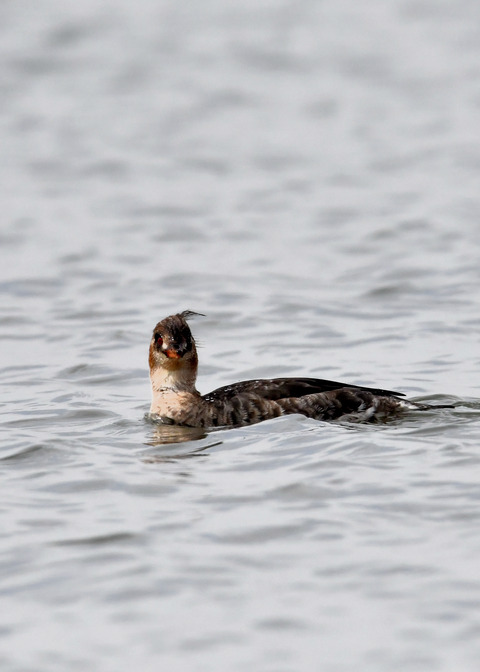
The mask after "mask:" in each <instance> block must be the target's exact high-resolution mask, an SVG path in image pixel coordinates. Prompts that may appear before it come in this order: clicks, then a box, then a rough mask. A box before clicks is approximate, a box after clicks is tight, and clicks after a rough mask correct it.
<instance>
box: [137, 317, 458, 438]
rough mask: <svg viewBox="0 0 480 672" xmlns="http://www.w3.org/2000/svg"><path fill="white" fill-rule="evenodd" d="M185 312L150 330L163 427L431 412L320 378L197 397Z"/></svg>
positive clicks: (399, 397)
mask: <svg viewBox="0 0 480 672" xmlns="http://www.w3.org/2000/svg"><path fill="white" fill-rule="evenodd" d="M200 314H201V313H195V312H193V311H191V310H185V311H183V312H182V313H178V314H176V315H170V316H169V317H166V318H165V319H163V320H162V321H161V322H159V323H158V324H157V325H156V326H155V329H154V330H153V335H152V340H151V342H150V350H149V365H150V380H151V383H152V403H151V407H150V413H151V414H152V415H153V416H159V417H160V419H161V420H162V421H163V422H166V423H169V424H172V423H173V424H178V425H185V426H188V427H205V428H211V427H222V426H225V427H238V426H242V425H251V424H254V423H257V422H261V421H262V420H268V419H270V418H276V417H278V416H281V415H287V414H292V413H300V414H301V415H305V416H307V417H309V418H315V419H316V420H338V419H340V420H353V421H357V422H372V421H376V420H384V419H386V418H389V417H395V416H398V415H400V414H401V413H402V412H404V411H406V410H409V409H415V410H427V409H431V408H445V407H448V408H451V406H443V405H442V406H430V405H428V404H421V403H417V402H414V401H410V400H408V399H405V398H403V397H404V396H405V395H404V394H402V393H401V392H394V391H392V390H384V389H381V388H372V387H362V386H359V385H349V384H346V383H339V382H335V381H332V380H322V379H319V378H269V379H259V380H245V381H242V382H238V383H233V385H226V386H224V387H219V388H218V389H216V390H213V392H209V393H208V394H204V395H202V394H200V392H198V391H197V389H196V387H195V384H196V378H197V369H198V355H197V349H196V346H195V340H194V338H193V336H192V332H191V331H190V327H189V325H188V323H187V320H188V319H189V318H190V317H193V316H194V315H200Z"/></svg>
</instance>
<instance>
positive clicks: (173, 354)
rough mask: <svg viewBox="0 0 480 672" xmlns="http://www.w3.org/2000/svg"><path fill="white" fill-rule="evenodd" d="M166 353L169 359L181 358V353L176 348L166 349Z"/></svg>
mask: <svg viewBox="0 0 480 672" xmlns="http://www.w3.org/2000/svg"><path fill="white" fill-rule="evenodd" d="M165 354H166V355H167V357H168V359H180V355H179V354H178V352H177V351H176V350H165Z"/></svg>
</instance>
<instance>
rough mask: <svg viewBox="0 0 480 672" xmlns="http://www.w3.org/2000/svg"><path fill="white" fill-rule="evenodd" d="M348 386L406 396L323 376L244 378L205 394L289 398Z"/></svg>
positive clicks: (212, 397)
mask: <svg viewBox="0 0 480 672" xmlns="http://www.w3.org/2000/svg"><path fill="white" fill-rule="evenodd" d="M344 387H348V388H353V389H356V390H364V391H366V392H371V393H372V394H377V395H380V396H390V397H404V396H405V395H404V394H403V393H402V392H393V391H392V390H383V389H380V388H373V387H363V386H360V385H349V384H347V383H339V382H336V381H333V380H322V379H321V378H269V379H268V378H267V379H260V380H244V381H242V382H240V383H233V385H225V386H224V387H219V388H217V389H216V390H213V391H212V392H209V393H208V394H205V395H203V399H205V400H206V401H215V400H218V399H223V400H227V399H232V398H233V397H236V396H237V395H238V394H244V393H253V394H255V395H256V396H258V397H261V398H263V399H271V400H278V399H287V398H292V397H303V396H305V395H307V394H315V393H317V392H329V391H331V390H339V389H341V388H344Z"/></svg>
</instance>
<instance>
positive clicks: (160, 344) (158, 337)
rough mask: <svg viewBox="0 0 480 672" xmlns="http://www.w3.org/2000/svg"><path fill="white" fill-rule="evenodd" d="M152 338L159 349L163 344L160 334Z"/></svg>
mask: <svg viewBox="0 0 480 672" xmlns="http://www.w3.org/2000/svg"><path fill="white" fill-rule="evenodd" d="M153 338H154V340H155V345H157V346H158V347H161V346H162V343H163V338H162V334H158V333H157V334H155V335H154V337H153Z"/></svg>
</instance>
